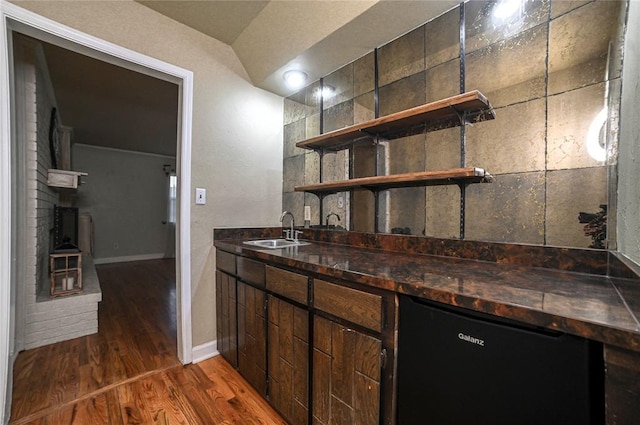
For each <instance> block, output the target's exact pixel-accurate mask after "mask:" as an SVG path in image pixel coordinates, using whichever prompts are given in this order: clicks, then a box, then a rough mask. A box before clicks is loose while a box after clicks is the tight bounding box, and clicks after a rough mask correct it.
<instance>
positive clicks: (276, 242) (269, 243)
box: [244, 239, 311, 249]
mask: <svg viewBox="0 0 640 425" xmlns="http://www.w3.org/2000/svg"><path fill="white" fill-rule="evenodd" d="M244 243H245V244H247V245H253V246H259V247H260V248H269V249H276V248H288V247H290V246H303V245H311V244H310V243H309V242H303V241H297V242H296V241H288V240H286V239H259V240H254V241H245V242H244Z"/></svg>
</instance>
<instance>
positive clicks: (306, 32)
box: [136, 0, 459, 95]
mask: <svg viewBox="0 0 640 425" xmlns="http://www.w3.org/2000/svg"><path fill="white" fill-rule="evenodd" d="M136 1H138V2H139V3H141V4H143V5H145V6H147V7H149V8H151V9H154V10H155V11H157V12H159V13H161V14H163V15H166V16H168V17H169V18H172V19H174V20H176V21H178V22H181V23H183V24H185V25H187V26H189V27H192V28H194V29H196V30H198V31H200V32H202V33H204V34H206V35H209V36H211V37H213V38H216V39H218V40H220V41H222V42H224V43H227V44H229V45H230V46H231V47H232V48H233V50H234V51H235V53H236V54H237V55H238V57H239V58H240V61H241V62H242V64H243V65H244V67H245V69H246V70H247V73H248V74H249V77H250V78H251V80H252V81H253V83H254V84H255V85H256V86H258V87H261V88H264V89H266V90H269V91H272V92H274V93H277V94H280V95H287V94H289V93H290V92H291V90H289V89H287V88H286V87H285V86H284V84H283V78H282V75H283V74H284V72H285V71H287V70H288V69H292V68H298V69H302V70H303V71H305V72H306V73H307V74H308V75H309V81H310V82H311V81H314V80H317V79H318V78H320V77H322V76H323V75H326V74H328V73H330V72H331V71H334V70H336V69H338V68H340V67H341V66H343V65H345V64H347V63H349V62H351V61H353V60H355V59H357V58H359V57H360V56H363V55H365V54H367V53H369V52H370V51H372V50H373V49H374V48H376V47H379V46H380V45H382V44H384V43H386V42H388V41H390V40H392V39H394V38H396V37H398V36H399V35H402V34H404V33H406V32H408V31H410V30H412V29H414V28H416V27H417V26H419V25H421V24H423V23H425V22H426V21H428V20H430V19H431V18H433V17H435V16H438V15H440V14H442V13H443V12H445V11H446V10H448V9H450V8H452V7H453V6H455V5H457V4H459V1H451V0H408V1H407V0H272V1H243V0H231V1H221V0H204V1H203V0H196V1H192V0H180V1H166V0H151V1H149V0H136Z"/></svg>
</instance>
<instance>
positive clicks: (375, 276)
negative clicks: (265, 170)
mask: <svg viewBox="0 0 640 425" xmlns="http://www.w3.org/2000/svg"><path fill="white" fill-rule="evenodd" d="M311 242H312V244H311V245H307V246H299V247H294V248H284V249H259V248H256V247H253V246H250V245H246V244H243V243H242V239H219V238H218V239H216V240H215V246H216V247H217V248H219V249H222V250H225V251H230V252H234V253H236V254H239V255H243V256H246V257H250V258H256V259H260V260H264V261H267V262H270V263H272V264H275V265H282V266H286V267H292V268H296V269H299V270H302V271H306V272H310V273H315V274H320V275H323V276H327V277H330V278H334V279H342V280H347V281H350V282H356V283H359V284H362V285H367V286H372V287H376V288H381V289H385V290H389V291H395V292H397V293H400V294H407V295H412V296H418V297H422V298H427V299H430V300H434V301H438V302H442V303H446V304H450V305H455V306H460V307H464V308H468V309H472V310H476V311H481V312H485V313H490V314H493V315H496V316H500V317H506V318H510V319H515V320H518V321H521V322H524V323H528V324H532V325H536V326H542V327H545V328H549V329H556V330H560V331H564V332H567V333H570V334H574V335H579V336H584V337H586V338H590V339H593V340H597V341H601V342H604V343H607V344H611V345H615V346H618V347H622V348H626V349H630V350H634V351H640V321H639V320H638V319H639V318H640V281H638V280H637V279H632V278H627V277H624V278H617V277H610V276H607V275H604V274H590V273H580V272H576V271H565V270H557V269H553V268H543V267H532V266H530V265H518V264H504V263H500V262H491V261H480V260H477V259H466V258H456V257H446V256H435V255H428V254H424V253H420V254H417V253H406V252H398V251H387V250H381V249H372V248H367V247H361V246H354V245H343V244H335V243H326V242H320V241H311Z"/></svg>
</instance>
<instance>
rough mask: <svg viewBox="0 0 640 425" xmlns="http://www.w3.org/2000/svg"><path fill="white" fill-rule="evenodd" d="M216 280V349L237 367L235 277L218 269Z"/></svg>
mask: <svg viewBox="0 0 640 425" xmlns="http://www.w3.org/2000/svg"><path fill="white" fill-rule="evenodd" d="M216 282H217V291H216V312H217V313H216V314H217V317H216V333H217V341H218V351H219V352H220V354H221V355H222V357H224V358H225V359H226V360H227V361H228V362H229V363H230V364H231V365H232V366H234V367H238V341H237V335H238V334H237V329H236V325H237V318H236V306H237V303H236V278H235V277H234V276H230V275H228V274H226V273H224V272H221V271H220V270H218V271H216Z"/></svg>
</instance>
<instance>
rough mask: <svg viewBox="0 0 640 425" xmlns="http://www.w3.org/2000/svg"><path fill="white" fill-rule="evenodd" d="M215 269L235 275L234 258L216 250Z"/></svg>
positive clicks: (229, 254)
mask: <svg viewBox="0 0 640 425" xmlns="http://www.w3.org/2000/svg"><path fill="white" fill-rule="evenodd" d="M216 268H218V269H219V270H222V271H225V272H227V273H229V274H232V275H235V274H236V256H235V255H233V254H231V253H228V252H226V251H220V250H219V249H216Z"/></svg>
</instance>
